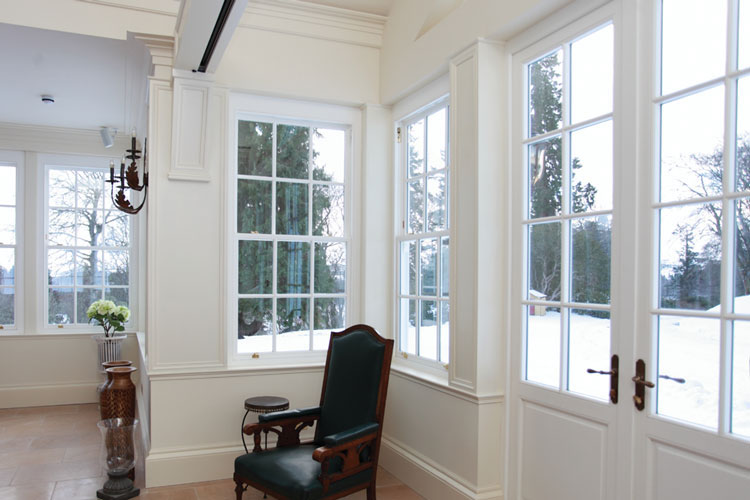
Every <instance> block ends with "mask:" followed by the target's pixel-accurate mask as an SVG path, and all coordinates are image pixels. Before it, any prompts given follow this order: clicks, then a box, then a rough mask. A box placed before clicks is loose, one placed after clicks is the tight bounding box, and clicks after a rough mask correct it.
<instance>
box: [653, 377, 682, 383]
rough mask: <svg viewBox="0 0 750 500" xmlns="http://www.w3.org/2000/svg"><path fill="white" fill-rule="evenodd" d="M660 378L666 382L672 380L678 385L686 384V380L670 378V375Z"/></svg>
mask: <svg viewBox="0 0 750 500" xmlns="http://www.w3.org/2000/svg"><path fill="white" fill-rule="evenodd" d="M659 378H663V379H664V380H671V381H672V382H677V383H678V384H684V383H685V379H684V378H679V377H670V376H669V375H659Z"/></svg>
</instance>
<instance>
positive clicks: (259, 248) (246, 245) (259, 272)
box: [237, 241, 273, 293]
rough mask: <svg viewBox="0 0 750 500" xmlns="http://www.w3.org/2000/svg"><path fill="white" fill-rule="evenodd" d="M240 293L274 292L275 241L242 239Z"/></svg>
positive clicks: (240, 245)
mask: <svg viewBox="0 0 750 500" xmlns="http://www.w3.org/2000/svg"><path fill="white" fill-rule="evenodd" d="M237 271H238V284H237V292H238V293H273V283H272V281H273V242H272V241H240V242H239V249H238V252H237Z"/></svg>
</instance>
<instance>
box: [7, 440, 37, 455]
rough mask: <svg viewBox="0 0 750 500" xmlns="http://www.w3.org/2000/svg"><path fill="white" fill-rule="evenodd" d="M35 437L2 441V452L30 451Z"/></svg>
mask: <svg viewBox="0 0 750 500" xmlns="http://www.w3.org/2000/svg"><path fill="white" fill-rule="evenodd" d="M33 440H34V438H33V437H21V438H19V437H10V438H6V439H0V450H2V451H3V452H10V451H23V450H28V449H29V446H30V445H31V442H32V441H33Z"/></svg>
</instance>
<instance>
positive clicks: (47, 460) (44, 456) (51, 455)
mask: <svg viewBox="0 0 750 500" xmlns="http://www.w3.org/2000/svg"><path fill="white" fill-rule="evenodd" d="M64 455H65V450H64V449H61V448H60V449H53V450H23V451H11V452H5V453H0V467H17V466H19V465H34V464H56V463H59V462H62V459H63V456H64Z"/></svg>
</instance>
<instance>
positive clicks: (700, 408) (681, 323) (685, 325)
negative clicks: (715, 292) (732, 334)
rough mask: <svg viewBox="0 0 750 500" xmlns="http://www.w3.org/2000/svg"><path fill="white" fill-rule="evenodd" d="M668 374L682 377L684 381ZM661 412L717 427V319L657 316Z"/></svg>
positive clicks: (691, 421) (658, 394)
mask: <svg viewBox="0 0 750 500" xmlns="http://www.w3.org/2000/svg"><path fill="white" fill-rule="evenodd" d="M667 377H672V378H678V379H685V383H679V382H677V381H674V380H669V379H668V378H667ZM654 382H656V383H657V387H656V390H657V408H658V413H659V414H660V415H665V416H668V417H672V418H676V419H679V420H684V421H686V422H690V423H694V424H699V425H704V426H706V427H710V428H712V429H716V428H717V425H718V421H719V403H718V401H719V320H715V319H707V318H691V317H681V316H661V317H659V378H658V380H655V381H654Z"/></svg>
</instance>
